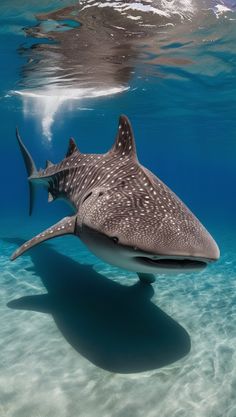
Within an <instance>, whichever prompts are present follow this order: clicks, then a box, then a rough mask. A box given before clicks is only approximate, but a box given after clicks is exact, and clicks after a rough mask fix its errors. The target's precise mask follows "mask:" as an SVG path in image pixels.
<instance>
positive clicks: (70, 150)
mask: <svg viewBox="0 0 236 417" xmlns="http://www.w3.org/2000/svg"><path fill="white" fill-rule="evenodd" d="M76 151H78V148H77V145H76V143H75V140H74V139H73V138H70V139H69V144H68V149H67V153H66V158H68V156H70V155H72V154H73V153H74V152H76Z"/></svg>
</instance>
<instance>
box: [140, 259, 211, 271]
mask: <svg viewBox="0 0 236 417" xmlns="http://www.w3.org/2000/svg"><path fill="white" fill-rule="evenodd" d="M136 260H137V261H138V262H139V263H142V264H143V265H149V266H153V267H156V268H162V269H179V270H187V269H188V270H196V269H198V270H199V269H203V268H205V267H206V266H207V264H208V263H209V261H208V260H207V259H206V260H205V259H186V258H162V259H153V258H148V257H145V256H137V257H136Z"/></svg>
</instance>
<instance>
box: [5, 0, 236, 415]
mask: <svg viewBox="0 0 236 417" xmlns="http://www.w3.org/2000/svg"><path fill="white" fill-rule="evenodd" d="M30 3H31V5H30V6H29V4H28V2H24V1H21V2H19V1H16V0H13V1H12V2H11V7H10V8H9V4H8V2H6V1H2V2H1V5H0V12H1V13H0V16H1V17H0V20H1V25H0V36H1V46H0V54H1V60H0V62H1V65H0V75H1V77H0V80H1V81H0V91H1V92H0V99H1V100H0V109H1V138H2V139H1V145H0V146H1V151H0V155H1V164H0V175H1V178H2V181H1V187H2V190H1V209H0V210H1V211H0V214H1V216H0V236H1V255H0V269H1V286H0V295H1V297H0V309H1V330H0V352H1V356H0V416H1V417H2V416H4V417H28V416H37V417H39V416H40V417H47V416H53V415H57V416H58V417H76V416H78V415H80V416H82V417H93V416H98V415H99V416H100V415H101V416H103V417H105V416H109V417H110V416H112V417H120V416H122V417H139V416H140V417H141V416H144V415H146V416H148V417H152V416H155V417H156V416H161V417H185V416H186V417H187V416H188V417H189V416H192V417H200V416H201V417H235V416H236V403H235V384H236V376H235V375H236V351H235V346H236V298H235V290H236V261H235V247H236V237H235V226H236V220H235V206H236V193H235V184H236V170H235V155H236V146H235V134H236V119H235V114H236V50H235V38H236V29H235V19H236V15H235V2H234V1H219V2H213V1H209V2H208V1H201V2H198V4H196V3H195V2H194V1H193V2H192V1H190V0H189V1H186V0H185V1H184V0H182V1H173V2H167V1H164V0H163V1H160V2H157V1H153V2H148V3H146V4H142V3H141V2H136V3H127V4H125V3H124V2H122V1H120V2H118V1H116V2H109V1H108V2H107V3H106V4H104V2H101V3H99V2H97V3H95V4H94V3H93V2H90V3H86V2H81V4H80V5H78V4H77V2H75V1H74V2H69V1H63V2H62V1H51V2H48V1H46V0H43V1H41V2H40V4H39V2H36V1H32V2H30ZM87 6H89V7H87ZM38 14H40V16H39V15H38ZM111 35H112V36H111ZM121 113H124V114H127V115H128V117H129V118H130V120H131V122H132V125H133V129H134V133H135V138H136V144H137V150H138V156H139V160H140V162H141V163H142V164H143V165H145V166H147V167H148V168H149V169H150V170H152V171H153V172H154V173H155V174H156V175H157V176H158V177H160V178H161V179H162V180H163V181H164V182H165V183H166V184H167V185H168V186H169V187H170V188H171V189H172V190H173V191H175V193H176V194H177V195H178V196H179V197H180V198H181V199H182V200H183V201H184V202H185V203H186V204H187V205H188V206H189V207H190V208H191V210H192V211H193V212H194V213H195V214H196V215H197V217H198V218H199V219H200V220H201V221H202V223H203V224H204V225H205V226H206V227H207V229H208V230H209V231H210V233H211V234H212V235H213V236H214V238H215V240H216V241H217V243H218V245H219V247H220V249H221V258H220V260H219V261H218V262H217V263H215V264H214V265H211V266H209V267H208V268H207V269H206V270H204V271H203V272H201V273H194V274H177V275H176V276H173V275H170V276H168V275H160V276H157V279H156V282H155V284H154V285H153V286H152V287H150V288H146V289H143V288H140V286H139V285H137V277H136V275H135V274H133V273H130V272H126V271H123V270H120V269H118V268H115V267H111V266H110V265H107V264H104V263H103V262H102V261H100V260H99V259H97V258H95V257H94V256H93V255H91V253H90V252H89V251H88V250H87V248H86V247H85V246H83V245H82V243H81V242H80V241H79V239H76V238H74V237H63V238H58V239H55V240H52V241H51V242H50V244H45V243H44V244H42V245H41V246H39V247H38V248H35V249H34V250H32V251H31V252H29V253H28V254H26V255H24V256H22V257H21V258H19V259H18V260H17V261H15V262H11V261H10V260H9V258H10V255H11V254H12V252H13V251H14V250H15V249H16V247H17V246H18V245H19V244H21V243H22V242H23V241H24V240H25V239H28V238H30V237H32V236H33V235H35V234H36V233H38V232H39V231H41V230H44V229H46V228H47V227H48V226H49V225H51V224H53V223H55V222H56V221H58V220H59V219H60V218H62V217H63V216H65V215H66V214H70V208H68V207H67V206H66V205H65V204H64V203H63V202H59V201H58V202H55V203H52V204H48V203H47V195H46V192H45V190H41V189H38V193H37V199H36V207H35V210H34V213H33V215H32V217H28V188H27V181H26V172H25V168H24V164H23V161H22V158H21V155H20V152H19V149H18V147H17V144H16V139H15V126H16V125H17V126H18V127H19V129H20V132H21V135H22V137H23V139H24V142H25V143H26V144H27V147H28V148H29V150H30V152H31V153H32V155H33V156H34V159H35V162H36V165H37V166H38V167H40V166H41V167H44V164H45V160H46V159H51V160H52V161H53V162H57V161H60V160H61V159H62V158H63V157H64V155H65V153H66V149H67V143H68V139H69V137H71V136H73V137H75V139H76V141H77V143H78V146H79V148H80V150H81V151H82V152H86V153H89V152H98V153H102V152H105V151H106V150H107V149H109V148H110V147H111V146H112V143H113V141H114V137H115V135H116V129H117V122H118V116H119V115H120V114H121ZM47 294H48V295H47ZM22 297H23V298H22ZM10 301H11V303H10V305H9V306H8V305H7V304H8V303H9V302H10ZM190 345H191V346H190Z"/></svg>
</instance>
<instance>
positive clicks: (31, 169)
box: [16, 128, 37, 215]
mask: <svg viewBox="0 0 236 417" xmlns="http://www.w3.org/2000/svg"><path fill="white" fill-rule="evenodd" d="M16 138H17V141H18V144H19V147H20V150H21V153H22V156H23V158H24V161H25V167H26V170H27V174H28V181H29V215H31V213H32V210H33V205H34V196H35V190H34V189H35V185H34V184H33V182H31V180H30V177H31V176H36V175H37V169H36V166H35V163H34V161H33V159H32V156H31V155H30V153H29V151H28V150H27V149H26V147H25V145H24V144H23V142H22V140H21V137H20V134H19V131H18V129H17V128H16Z"/></svg>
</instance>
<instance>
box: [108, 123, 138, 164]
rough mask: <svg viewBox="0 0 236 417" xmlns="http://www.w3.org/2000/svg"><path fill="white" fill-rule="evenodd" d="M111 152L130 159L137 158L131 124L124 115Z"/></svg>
mask: <svg viewBox="0 0 236 417" xmlns="http://www.w3.org/2000/svg"><path fill="white" fill-rule="evenodd" d="M111 151H112V152H115V153H118V154H120V155H123V156H129V157H130V158H134V159H136V158H137V154H136V146H135V140H134V135H133V130H132V127H131V123H130V121H129V119H128V117H126V116H124V115H121V116H120V118H119V126H118V133H117V136H116V140H115V143H114V145H113V147H112V149H111Z"/></svg>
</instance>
